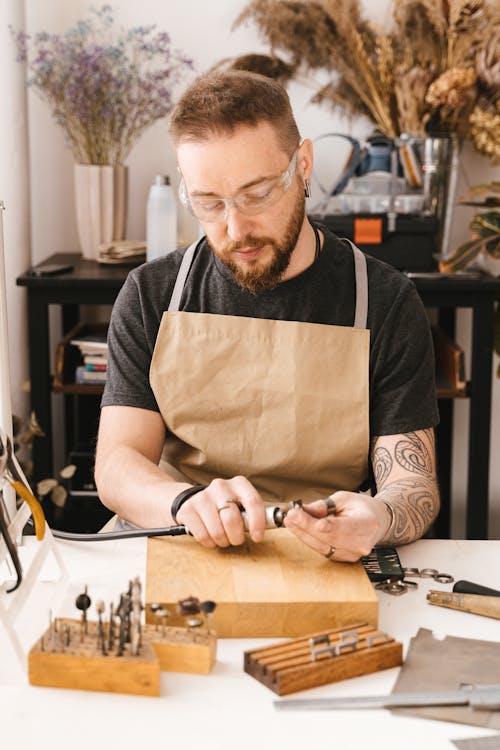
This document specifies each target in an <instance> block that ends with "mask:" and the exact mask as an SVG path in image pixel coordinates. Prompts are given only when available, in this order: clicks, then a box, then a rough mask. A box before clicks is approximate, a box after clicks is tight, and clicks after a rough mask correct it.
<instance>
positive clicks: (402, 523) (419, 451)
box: [371, 429, 439, 545]
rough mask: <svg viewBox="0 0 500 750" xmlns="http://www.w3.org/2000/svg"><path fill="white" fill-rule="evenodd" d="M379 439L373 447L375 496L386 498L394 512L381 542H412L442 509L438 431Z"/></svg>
mask: <svg viewBox="0 0 500 750" xmlns="http://www.w3.org/2000/svg"><path fill="white" fill-rule="evenodd" d="M379 440H381V439H380V438H375V439H374V440H373V442H372V446H371V448H372V466H373V473H374V476H375V480H376V483H377V494H376V496H375V497H376V498H377V499H379V500H384V501H386V502H387V503H388V504H389V505H390V506H391V508H392V510H393V513H394V518H393V521H392V523H391V525H390V528H389V529H388V531H387V533H386V535H385V537H384V538H383V539H381V540H380V542H379V544H380V543H381V544H389V545H391V544H392V545H399V544H408V543H409V542H413V541H415V540H416V539H419V538H420V537H421V536H423V534H425V532H426V531H427V530H428V529H429V527H430V526H431V525H432V523H433V521H434V520H435V518H436V516H437V513H438V511H439V490H438V487H437V482H436V476H435V456H434V431H433V430H432V429H427V430H419V431H418V432H409V433H407V434H405V435H399V436H396V437H395V438H393V439H392V440H389V441H388V442H386V443H384V444H380V443H379V444H378V445H377V442H378V441H379ZM376 445H377V447H375V446H376ZM391 476H392V477H393V478H392V481H391V479H390V477H391Z"/></svg>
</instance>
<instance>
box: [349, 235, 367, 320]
mask: <svg viewBox="0 0 500 750" xmlns="http://www.w3.org/2000/svg"><path fill="white" fill-rule="evenodd" d="M346 239H347V238H346ZM347 241H348V242H349V244H350V246H351V247H352V253H353V255H354V275H355V277H356V310H355V313H354V328H366V327H367V323H368V271H367V269H366V256H365V254H364V253H363V252H362V251H361V250H360V249H359V247H356V245H355V244H354V242H351V240H349V239H348V240H347Z"/></svg>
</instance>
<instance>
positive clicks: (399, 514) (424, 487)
mask: <svg viewBox="0 0 500 750" xmlns="http://www.w3.org/2000/svg"><path fill="white" fill-rule="evenodd" d="M376 497H377V499H379V500H385V501H386V502H387V503H390V505H391V507H392V509H393V511H394V520H393V522H392V523H391V526H390V528H389V529H388V531H387V533H386V535H385V536H384V538H383V539H382V540H381V542H382V543H383V544H396V545H397V544H408V543H409V542H413V541H415V540H416V539H420V537H421V536H423V535H424V534H425V532H426V531H427V530H428V529H429V527H430V526H431V524H432V522H433V521H434V519H435V518H436V515H437V513H438V510H439V494H438V490H437V487H436V484H435V482H429V483H427V482H422V481H420V480H418V479H402V480H400V481H397V482H394V483H393V484H389V485H386V487H384V489H383V490H382V491H381V492H379V493H377V495H376Z"/></svg>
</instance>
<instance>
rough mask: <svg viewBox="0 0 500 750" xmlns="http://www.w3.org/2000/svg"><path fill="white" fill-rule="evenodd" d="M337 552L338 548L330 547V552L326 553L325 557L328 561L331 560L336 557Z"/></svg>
mask: <svg viewBox="0 0 500 750" xmlns="http://www.w3.org/2000/svg"><path fill="white" fill-rule="evenodd" d="M336 551H337V548H336V547H330V549H329V550H328V552H325V554H324V555H323V557H326V559H327V560H331V559H332V557H333V556H334V554H335V553H336Z"/></svg>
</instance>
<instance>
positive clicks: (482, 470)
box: [466, 297, 493, 539]
mask: <svg viewBox="0 0 500 750" xmlns="http://www.w3.org/2000/svg"><path fill="white" fill-rule="evenodd" d="M492 345H493V297H490V298H486V299H483V300H481V302H478V303H477V304H476V305H475V306H474V313H473V322H472V358H471V361H472V373H471V384H470V416H469V469H468V481H467V516H466V536H467V539H488V489H489V469H490V466H489V458H490V413H491V368H492V359H493V351H492Z"/></svg>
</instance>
